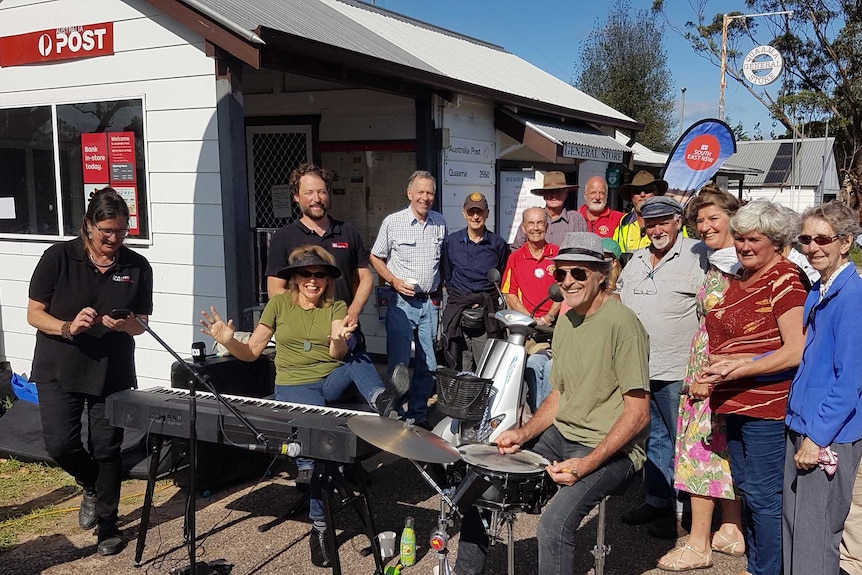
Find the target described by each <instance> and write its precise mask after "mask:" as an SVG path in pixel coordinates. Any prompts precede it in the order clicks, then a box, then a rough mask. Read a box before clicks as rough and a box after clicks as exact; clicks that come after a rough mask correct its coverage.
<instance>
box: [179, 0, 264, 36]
mask: <svg viewBox="0 0 862 575" xmlns="http://www.w3.org/2000/svg"><path fill="white" fill-rule="evenodd" d="M180 2H182V3H183V4H186V5H188V6H189V7H191V8H193V9H195V10H197V11H198V12H200V13H201V14H204V15H205V16H208V17H210V18H212V19H213V21H215V22H218V23H219V24H221V25H222V26H224V27H225V29H227V30H230V31H231V32H233V33H234V34H236V35H237V36H239V37H240V38H242V39H243V40H246V41H248V42H252V43H254V44H266V42H264V41H263V38H261V37H260V36H258V35H257V34H255V33H254V32H252V31H251V30H246V29H245V28H243V27H242V26H240V25H239V24H237V23H236V22H234V21H233V20H229V19H228V18H225V17H224V16H223V15H222V14H220V13H218V12H216V11H215V10H213V9H212V8H210V7H209V6H206V5H204V4H202V3H200V2H198V0H180Z"/></svg>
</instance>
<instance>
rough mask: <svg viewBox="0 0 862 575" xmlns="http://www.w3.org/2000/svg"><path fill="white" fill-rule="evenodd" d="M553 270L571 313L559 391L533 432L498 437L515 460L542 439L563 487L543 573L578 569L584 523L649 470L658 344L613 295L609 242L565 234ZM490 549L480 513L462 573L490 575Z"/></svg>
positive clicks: (553, 509) (542, 549)
mask: <svg viewBox="0 0 862 575" xmlns="http://www.w3.org/2000/svg"><path fill="white" fill-rule="evenodd" d="M554 263H555V264H556V269H555V270H554V279H555V280H556V282H557V283H558V284H559V286H560V289H561V290H562V292H563V295H564V297H565V300H566V303H567V304H568V305H569V306H571V309H570V310H569V311H568V312H566V313H565V314H564V315H561V316H560V317H559V318H558V320H557V327H556V329H555V331H554V343H553V358H554V363H553V367H552V369H551V386H552V390H551V393H550V394H549V395H548V397H546V398H545V400H544V401H543V402H542V404H541V405H540V406H539V409H538V410H537V411H536V414H535V415H534V416H533V417H532V418H531V419H530V420H529V421H528V422H527V423H526V424H525V425H524V426H522V427H519V428H517V429H512V430H509V431H506V432H504V433H503V434H501V435H500V437H499V438H498V439H497V445H498V449H499V451H500V452H501V453H514V452H516V451H518V450H519V449H520V448H521V446H523V445H524V444H526V443H528V442H530V441H532V440H534V439H536V438H538V440H537V441H536V443H535V446H534V447H532V449H533V451H535V452H536V453H539V454H541V455H543V456H544V457H546V458H547V459H548V460H549V461H551V462H552V464H551V465H549V466H548V467H547V469H546V470H547V473H548V475H549V476H550V478H551V480H553V481H554V482H555V483H556V484H558V485H559V486H560V490H559V491H558V492H557V494H556V495H555V496H554V498H553V499H551V501H550V503H549V504H548V505H547V506H546V507H545V509H544V510H543V511H542V517H541V519H540V520H539V526H538V531H537V534H536V538H537V539H538V542H539V569H538V571H539V573H567V572H571V571H572V569H573V568H574V564H575V549H574V540H575V531H576V530H577V528H578V525H580V523H581V520H582V519H583V518H584V517H585V516H586V515H587V513H589V511H590V510H591V509H592V508H593V507H595V505H597V504H598V503H599V502H600V501H601V500H602V499H603V498H604V497H605V496H606V495H607V494H609V493H611V492H612V491H613V490H614V489H616V488H617V487H618V486H619V485H621V484H622V483H623V481H625V480H626V478H627V477H628V476H629V475H630V474H631V473H633V472H634V471H636V470H638V469H640V467H641V466H642V465H643V462H644V459H645V455H644V443H645V441H646V436H647V430H648V429H647V427H648V424H649V337H648V336H647V333H646V330H645V329H644V328H643V326H642V325H641V323H640V321H638V319H637V316H635V314H634V313H633V312H632V311H631V310H629V309H628V308H626V307H625V306H623V305H622V303H620V301H619V300H618V299H616V298H614V297H612V296H611V294H610V293H609V292H608V291H607V289H606V287H607V286H606V283H607V277H608V273H609V271H610V265H609V264H608V263H607V262H606V261H605V260H604V254H603V249H602V240H601V238H600V237H599V236H597V235H596V234H593V233H590V232H570V233H568V234H566V238H565V240H564V241H563V244H562V245H561V246H560V252H559V254H558V255H557V256H555V257H554ZM487 549H488V536H487V534H486V532H485V529H484V527H483V526H482V519H481V517H480V515H479V512H478V510H477V509H476V508H472V509H471V510H470V511H469V512H468V513H467V514H466V515H465V517H464V522H463V523H462V527H461V539H460V543H459V544H458V560H457V561H456V563H455V572H456V573H458V575H477V574H478V573H481V572H482V570H483V569H484V565H485V555H486V553H487Z"/></svg>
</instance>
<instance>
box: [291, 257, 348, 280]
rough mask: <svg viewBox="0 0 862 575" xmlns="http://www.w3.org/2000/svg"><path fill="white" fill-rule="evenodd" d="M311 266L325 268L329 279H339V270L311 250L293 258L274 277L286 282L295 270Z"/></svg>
mask: <svg viewBox="0 0 862 575" xmlns="http://www.w3.org/2000/svg"><path fill="white" fill-rule="evenodd" d="M312 266H318V267H322V268H325V269H326V271H327V272H329V277H331V278H333V279H335V278H339V277H341V270H340V269H338V266H334V265H332V264H331V263H329V262H328V261H326V260H325V259H323V258H322V257H320V256H319V255H318V254H317V253H316V252H314V251H312V250H307V251H304V252H302V253H301V254H300V255H299V257H297V258H294V260H293V261H291V262H290V264H289V265H288V266H287V267H284V268H281V269H280V270H278V273H277V274H275V275H277V276H278V277H280V278H281V279H285V280H287V279H290V277H291V276H292V275H293V274H294V272H296V270H298V269H301V268H309V267H312Z"/></svg>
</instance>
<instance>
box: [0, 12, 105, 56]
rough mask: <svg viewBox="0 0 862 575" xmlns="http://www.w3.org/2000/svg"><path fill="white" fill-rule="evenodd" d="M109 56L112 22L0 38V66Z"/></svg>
mask: <svg viewBox="0 0 862 575" xmlns="http://www.w3.org/2000/svg"><path fill="white" fill-rule="evenodd" d="M113 53H114V23H113V22H105V23H103V24H87V25H84V26H66V27H64V28H52V29H50V30H40V31H38V32H28V33H27V34H18V35H16V36H2V37H0V66H22V65H24V64H40V63H42V62H52V61H54V60H73V59H77V58H92V57H93V56H109V55H111V54H113Z"/></svg>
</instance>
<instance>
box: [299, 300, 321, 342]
mask: <svg viewBox="0 0 862 575" xmlns="http://www.w3.org/2000/svg"><path fill="white" fill-rule="evenodd" d="M316 307H317V306H315V307H313V308H311V309H310V310H307V309H303V310H302V311H303V314H302V315H301V316H300V317H302V329H303V330H305V341H304V342H302V351H305V352H309V351H311V330H313V329H314V320H316V319H317V317H316V316H314V315H313V316H311V325H310V326H306V325H305V316H306V315H307V314H306V313H304V312H307V311H312V310H314V309H315V308H316Z"/></svg>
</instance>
